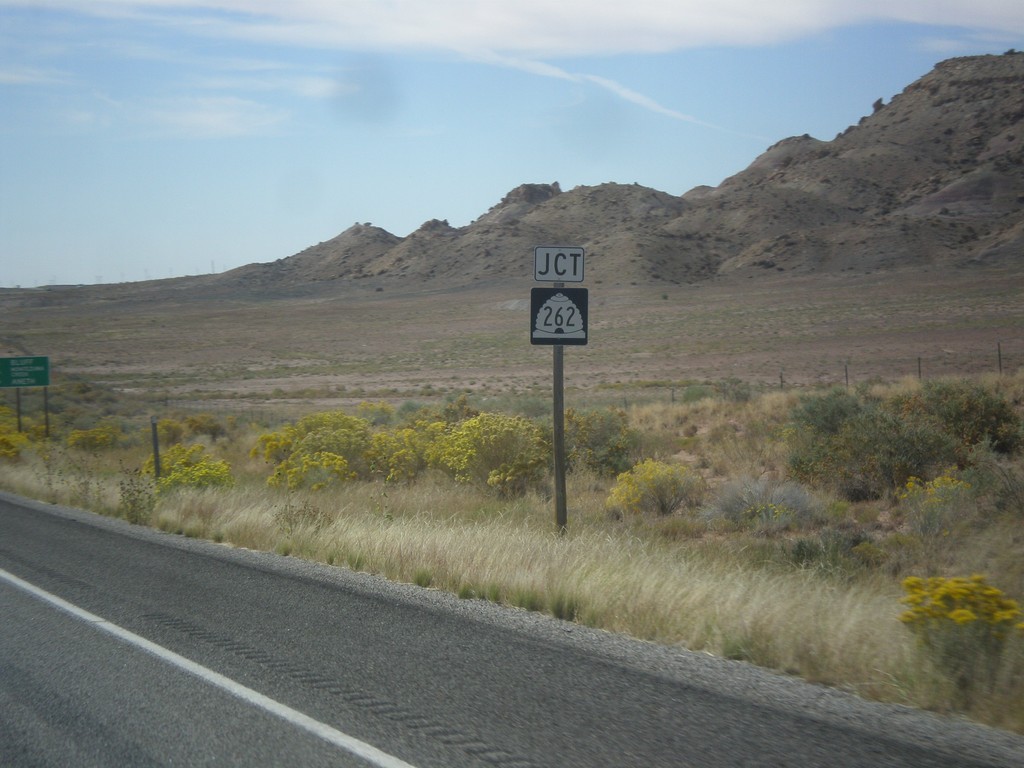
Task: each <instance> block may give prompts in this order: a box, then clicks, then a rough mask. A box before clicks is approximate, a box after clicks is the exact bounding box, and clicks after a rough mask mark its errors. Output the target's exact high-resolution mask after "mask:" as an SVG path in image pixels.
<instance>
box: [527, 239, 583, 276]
mask: <svg viewBox="0 0 1024 768" xmlns="http://www.w3.org/2000/svg"><path fill="white" fill-rule="evenodd" d="M533 277H534V279H535V280H537V281H539V282H543V283H582V282H583V249H582V248H580V247H579V246H575V245H539V246H537V247H536V248H534V249H533Z"/></svg>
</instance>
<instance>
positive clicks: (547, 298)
mask: <svg viewBox="0 0 1024 768" xmlns="http://www.w3.org/2000/svg"><path fill="white" fill-rule="evenodd" d="M530 343H531V344H548V345H555V344H558V345H563V344H564V345H569V344H573V345H583V344H586V343H587V289H586V288H533V289H531V290H530Z"/></svg>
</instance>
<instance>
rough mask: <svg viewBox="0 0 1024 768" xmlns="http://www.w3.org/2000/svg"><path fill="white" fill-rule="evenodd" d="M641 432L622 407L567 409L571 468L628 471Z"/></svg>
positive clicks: (607, 473)
mask: <svg viewBox="0 0 1024 768" xmlns="http://www.w3.org/2000/svg"><path fill="white" fill-rule="evenodd" d="M639 442H640V436H639V434H638V433H637V431H636V430H635V429H633V428H632V427H630V426H629V417H628V416H627V415H626V412H625V411H624V410H622V409H621V408H605V409H603V410H597V411H577V410H575V409H574V408H569V409H567V410H566V412H565V444H566V464H567V467H568V469H570V470H573V469H577V468H586V469H590V470H592V471H594V472H596V473H598V474H602V475H616V474H619V473H621V472H625V471H626V470H627V469H629V467H630V465H631V464H632V454H633V453H634V452H635V451H636V449H637V446H638V444H639Z"/></svg>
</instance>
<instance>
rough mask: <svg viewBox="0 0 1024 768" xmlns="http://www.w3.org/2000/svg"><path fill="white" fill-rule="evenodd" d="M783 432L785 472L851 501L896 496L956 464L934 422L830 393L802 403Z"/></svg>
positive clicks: (953, 447) (951, 447)
mask: <svg viewBox="0 0 1024 768" xmlns="http://www.w3.org/2000/svg"><path fill="white" fill-rule="evenodd" d="M792 416H793V419H792V421H791V425H790V427H789V428H788V429H787V430H786V436H787V442H788V445H789V471H790V474H791V476H792V477H793V478H794V479H796V480H798V481H800V482H803V483H808V484H810V485H816V486H819V487H827V488H831V489H834V490H835V491H836V492H837V493H839V494H840V495H841V496H843V497H844V498H846V499H849V500H850V501H862V500H867V499H878V498H881V497H883V496H886V495H889V494H894V493H896V491H897V490H898V489H899V488H901V487H903V485H904V484H905V483H906V482H907V480H908V479H909V478H911V477H933V476H934V473H935V472H936V471H937V470H938V469H939V468H940V467H945V466H948V465H949V464H950V463H953V462H954V461H955V459H956V445H955V444H954V442H953V440H952V439H951V438H950V437H949V435H947V434H946V432H944V431H943V429H942V428H941V426H939V425H938V424H937V423H936V422H935V421H934V420H932V419H908V418H903V417H902V416H901V414H900V413H898V412H896V411H895V410H893V409H891V408H887V407H884V406H883V405H881V404H878V403H874V402H862V401H859V400H857V399H856V398H854V397H853V396H851V395H848V394H846V393H843V392H840V391H834V392H832V393H830V394H828V395H825V396H823V397H819V398H811V399H808V400H805V401H804V402H803V403H801V404H800V405H799V406H798V407H797V408H796V409H794V413H793V414H792Z"/></svg>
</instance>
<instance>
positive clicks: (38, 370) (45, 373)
mask: <svg viewBox="0 0 1024 768" xmlns="http://www.w3.org/2000/svg"><path fill="white" fill-rule="evenodd" d="M48 386H50V358H48V357H0V387H4V388H11V387H48Z"/></svg>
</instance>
